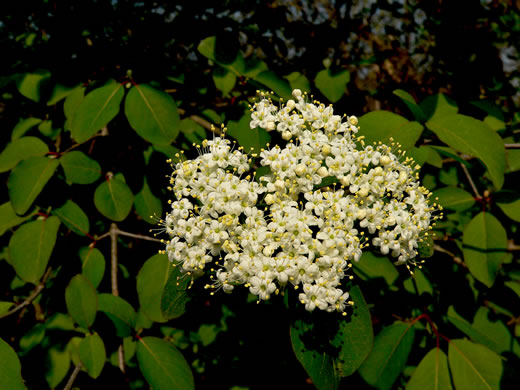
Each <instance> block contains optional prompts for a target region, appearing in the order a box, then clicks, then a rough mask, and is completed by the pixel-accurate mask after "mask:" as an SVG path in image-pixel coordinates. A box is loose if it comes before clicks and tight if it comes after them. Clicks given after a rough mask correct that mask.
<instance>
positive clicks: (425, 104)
mask: <svg viewBox="0 0 520 390" xmlns="http://www.w3.org/2000/svg"><path fill="white" fill-rule="evenodd" d="M419 106H420V107H421V109H422V110H423V112H424V113H425V115H426V118H427V119H434V118H437V117H443V116H445V115H450V114H456V113H457V112H458V111H459V109H458V107H457V104H456V103H455V102H454V101H453V100H452V99H450V98H449V97H447V96H445V95H443V94H442V93H439V94H437V95H432V96H428V97H427V98H426V99H424V100H423V101H422V102H421V103H419Z"/></svg>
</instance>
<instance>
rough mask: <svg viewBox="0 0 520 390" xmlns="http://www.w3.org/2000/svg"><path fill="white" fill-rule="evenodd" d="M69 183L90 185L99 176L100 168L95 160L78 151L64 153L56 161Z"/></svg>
mask: <svg viewBox="0 0 520 390" xmlns="http://www.w3.org/2000/svg"><path fill="white" fill-rule="evenodd" d="M58 161H59V162H60V164H61V166H62V167H63V170H64V171H65V178H66V179H67V181H68V182H69V183H75V184H90V183H94V182H95V181H96V180H97V179H99V176H101V167H100V166H99V164H98V162H97V161H96V160H93V159H91V158H90V157H88V156H87V155H86V154H85V153H83V152H80V151H78V150H75V151H72V152H68V153H65V154H64V155H63V156H61V157H60V159H59V160H58Z"/></svg>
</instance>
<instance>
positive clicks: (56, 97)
mask: <svg viewBox="0 0 520 390" xmlns="http://www.w3.org/2000/svg"><path fill="white" fill-rule="evenodd" d="M77 87H78V86H75V87H68V86H66V85H62V84H56V85H55V86H54V89H53V90H52V93H51V97H50V98H49V101H48V102H47V105H48V106H53V105H55V104H56V103H58V102H59V101H60V100H62V99H65V98H66V97H67V96H68V95H70V93H71V92H72V91H74V90H75V89H76V88H77Z"/></svg>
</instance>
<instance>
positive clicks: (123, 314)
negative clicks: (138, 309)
mask: <svg viewBox="0 0 520 390" xmlns="http://www.w3.org/2000/svg"><path fill="white" fill-rule="evenodd" d="M98 298H99V311H101V312H103V313H105V314H106V315H107V316H108V318H110V319H111V320H112V322H113V323H114V326H115V327H116V332H117V335H118V336H120V337H128V336H130V335H131V334H132V329H133V328H134V327H135V322H136V313H135V310H134V308H133V307H132V305H130V304H129V303H128V302H127V301H125V300H124V299H123V298H121V297H117V296H115V295H112V294H99V296H98Z"/></svg>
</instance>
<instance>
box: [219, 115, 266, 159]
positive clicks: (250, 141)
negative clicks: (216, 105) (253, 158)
mask: <svg viewBox="0 0 520 390" xmlns="http://www.w3.org/2000/svg"><path fill="white" fill-rule="evenodd" d="M250 121H251V116H250V113H249V112H248V113H245V114H244V115H243V116H242V118H240V121H238V122H237V121H229V122H228V125H227V128H228V130H227V132H226V134H227V135H229V136H231V137H233V138H234V139H236V140H237V142H238V143H239V144H240V146H242V147H244V149H245V150H246V151H250V150H251V148H253V149H254V150H255V151H256V152H260V149H261V148H263V147H265V146H266V144H267V143H268V142H269V141H270V140H271V136H270V135H269V133H268V132H267V131H265V130H264V129H262V128H257V129H251V127H250V126H249V123H250Z"/></svg>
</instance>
